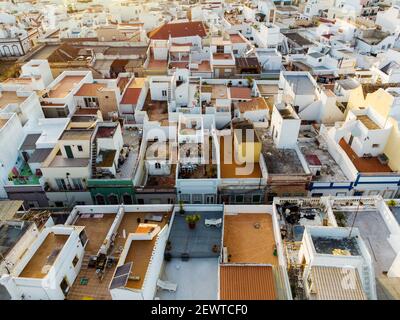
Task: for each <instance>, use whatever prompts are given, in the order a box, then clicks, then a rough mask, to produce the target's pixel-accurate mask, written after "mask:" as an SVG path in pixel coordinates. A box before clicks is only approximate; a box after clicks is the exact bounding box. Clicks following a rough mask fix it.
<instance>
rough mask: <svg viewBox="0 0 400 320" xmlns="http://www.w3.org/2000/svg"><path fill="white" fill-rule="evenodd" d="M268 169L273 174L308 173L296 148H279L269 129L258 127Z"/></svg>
mask: <svg viewBox="0 0 400 320" xmlns="http://www.w3.org/2000/svg"><path fill="white" fill-rule="evenodd" d="M256 131H257V133H258V136H259V137H260V140H261V142H262V144H263V146H262V155H263V156H264V160H265V163H266V165H267V170H268V172H269V173H272V174H306V172H305V170H304V168H303V165H302V163H301V161H300V159H299V156H298V155H297V153H296V150H294V149H278V148H277V147H276V146H275V144H274V141H273V139H272V137H271V134H270V132H269V130H268V129H264V128H257V129H256Z"/></svg>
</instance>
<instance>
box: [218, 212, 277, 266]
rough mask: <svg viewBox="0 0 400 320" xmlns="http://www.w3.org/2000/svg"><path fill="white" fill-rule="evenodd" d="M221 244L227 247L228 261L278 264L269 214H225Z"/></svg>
mask: <svg viewBox="0 0 400 320" xmlns="http://www.w3.org/2000/svg"><path fill="white" fill-rule="evenodd" d="M223 246H224V247H227V249H228V257H229V263H265V264H272V265H277V264H278V257H277V256H276V255H274V249H275V238H274V230H273V225H272V216H271V215H270V214H253V213H239V214H237V215H227V214H226V215H225V216H224V235H223Z"/></svg>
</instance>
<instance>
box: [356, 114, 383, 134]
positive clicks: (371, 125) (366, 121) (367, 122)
mask: <svg viewBox="0 0 400 320" xmlns="http://www.w3.org/2000/svg"><path fill="white" fill-rule="evenodd" d="M357 120H358V121H361V123H362V124H363V125H364V126H366V127H367V128H368V129H369V130H377V129H380V126H379V125H378V124H376V122H375V121H374V120H372V119H371V118H370V117H369V116H368V115H360V116H357Z"/></svg>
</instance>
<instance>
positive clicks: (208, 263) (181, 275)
mask: <svg viewBox="0 0 400 320" xmlns="http://www.w3.org/2000/svg"><path fill="white" fill-rule="evenodd" d="M186 228H187V226H186ZM196 228H197V227H196ZM194 274H195V275H196V277H193V275H194ZM160 278H161V279H163V280H167V281H170V282H173V283H176V284H177V285H178V287H177V290H176V291H175V292H169V291H167V290H160V291H158V292H157V294H156V296H158V297H159V298H160V299H161V300H217V298H218V296H217V292H218V258H217V257H214V258H196V259H190V260H189V261H182V260H181V259H180V258H179V259H171V261H169V262H165V268H164V271H163V273H162V274H161V276H160Z"/></svg>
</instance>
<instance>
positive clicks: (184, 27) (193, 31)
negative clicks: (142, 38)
mask: <svg viewBox="0 0 400 320" xmlns="http://www.w3.org/2000/svg"><path fill="white" fill-rule="evenodd" d="M170 35H171V37H172V38H180V37H191V36H200V37H205V36H206V35H207V32H206V29H205V27H204V24H203V22H201V21H191V22H182V23H167V24H164V25H163V26H161V27H159V28H157V29H155V30H153V31H150V32H149V38H150V39H152V40H168V39H169V36H170Z"/></svg>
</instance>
